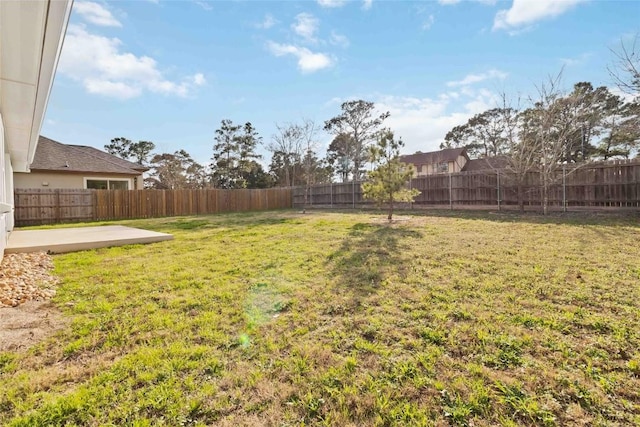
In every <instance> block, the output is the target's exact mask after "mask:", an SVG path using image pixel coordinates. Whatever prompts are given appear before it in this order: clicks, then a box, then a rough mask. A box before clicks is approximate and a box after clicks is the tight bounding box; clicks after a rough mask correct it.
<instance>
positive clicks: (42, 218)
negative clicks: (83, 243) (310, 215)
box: [14, 188, 292, 226]
mask: <svg viewBox="0 0 640 427" xmlns="http://www.w3.org/2000/svg"><path fill="white" fill-rule="evenodd" d="M14 195H15V198H14V202H15V223H16V226H26V225H41V224H57V223H63V222H79V221H103V220H116V219H135V218H156V217H167V216H180V215H203V214H215V213H220V212H243V211H258V210H268V209H286V208H291V207H292V197H291V195H292V192H291V189H290V188H269V189H259V190H220V189H202V190H83V189H77V190H76V189H29V188H27V189H16V190H15V193H14Z"/></svg>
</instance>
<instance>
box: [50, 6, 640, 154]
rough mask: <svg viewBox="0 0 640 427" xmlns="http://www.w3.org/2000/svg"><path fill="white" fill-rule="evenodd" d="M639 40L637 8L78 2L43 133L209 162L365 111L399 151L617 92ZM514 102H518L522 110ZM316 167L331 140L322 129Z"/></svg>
mask: <svg viewBox="0 0 640 427" xmlns="http://www.w3.org/2000/svg"><path fill="white" fill-rule="evenodd" d="M639 32H640V0H627V1H615V0H606V1H605V0H600V1H594V0H555V1H553V0H509V1H496V0H468V1H461V0H439V1H436V0H433V1H420V2H410V1H391V0H388V1H381V0H364V1H363V0H358V1H356V0H353V1H344V0H317V1H311V0H308V1H278V2H272V1H237V0H234V1H205V0H193V1H191V0H182V1H165V0H136V1H113V2H109V1H82V0H76V1H75V2H74V6H73V10H72V14H71V19H70V22H69V27H68V29H67V34H66V38H65V41H64V46H63V50H62V55H61V58H60V62H59V64H58V70H57V74H56V78H55V82H54V86H53V89H52V93H51V97H50V99H49V104H48V108H47V112H46V117H45V122H44V124H43V127H42V132H41V133H42V134H43V135H45V136H47V137H49V138H52V139H55V140H57V141H60V142H62V143H66V144H78V145H89V146H93V147H96V148H99V149H103V147H104V145H105V144H108V143H109V141H110V140H111V139H112V138H115V137H125V138H128V139H131V140H133V141H138V140H147V141H152V142H154V143H155V144H156V151H157V152H174V151H176V150H180V149H184V150H186V151H187V152H189V153H190V154H191V155H192V156H193V157H194V158H195V159H196V160H197V161H199V162H200V163H202V164H208V163H210V159H211V157H212V153H213V151H212V150H213V144H214V135H215V130H216V129H217V128H218V127H219V125H220V122H221V120H223V119H230V120H232V121H233V122H234V123H236V124H244V123H245V122H251V123H252V124H253V125H254V127H255V128H256V129H257V131H258V132H259V134H260V135H261V136H262V141H263V146H261V147H260V148H259V150H258V151H259V153H260V154H262V155H263V160H262V162H263V163H264V164H265V165H268V163H269V161H270V157H271V156H270V153H269V152H268V150H267V149H266V146H267V145H268V143H269V142H270V140H271V137H272V136H273V135H274V133H275V132H276V124H280V125H282V124H286V123H296V122H300V121H301V120H303V119H310V120H313V121H315V123H316V125H317V126H318V127H319V128H320V129H321V128H322V126H323V123H324V121H325V120H328V119H330V118H331V117H333V116H336V115H338V114H339V113H340V104H341V103H342V102H344V101H347V100H352V99H364V100H367V101H372V102H375V105H376V108H377V110H378V111H379V112H385V111H389V112H390V113H391V116H390V117H389V119H387V120H386V121H385V126H386V127H389V128H391V129H392V130H393V131H394V132H395V135H396V136H398V137H401V138H402V140H403V141H404V143H405V148H404V150H403V154H408V153H413V152H415V151H418V150H419V151H423V152H426V151H433V150H437V149H438V146H439V144H440V143H441V142H442V140H443V139H444V136H445V134H446V133H447V132H448V131H449V130H450V129H451V128H452V127H454V126H456V125H459V124H463V123H465V122H466V121H467V120H468V119H469V118H470V117H471V116H473V115H474V114H477V113H480V112H482V111H485V110H487V109H489V108H494V107H496V106H497V105H498V103H499V98H500V95H501V94H506V95H507V97H508V98H509V100H510V102H511V104H512V105H518V103H520V105H522V104H526V101H527V99H529V98H531V97H534V96H535V94H536V86H539V85H540V84H541V83H543V82H544V81H545V80H546V79H548V78H549V77H550V76H556V75H558V73H560V72H562V82H563V88H564V89H566V90H570V89H571V87H572V85H573V84H574V83H576V82H579V81H590V82H592V83H593V84H594V86H601V85H604V86H609V87H612V88H613V87H614V84H613V80H612V78H611V77H610V76H609V74H608V71H607V67H608V66H611V65H612V64H613V63H614V60H615V57H614V55H613V54H612V52H611V49H614V50H615V49H617V48H619V46H620V43H621V42H625V43H630V42H631V41H633V39H634V37H635V35H636V34H638V33H639ZM519 100H520V101H519ZM316 138H317V141H318V149H317V151H318V152H319V154H320V156H324V155H325V153H326V147H327V146H328V144H329V142H330V141H331V139H332V136H331V135H329V134H326V133H324V131H322V130H321V131H320V132H318V134H317V136H316Z"/></svg>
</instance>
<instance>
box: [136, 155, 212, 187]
mask: <svg viewBox="0 0 640 427" xmlns="http://www.w3.org/2000/svg"><path fill="white" fill-rule="evenodd" d="M151 167H152V174H151V177H150V179H149V180H147V182H148V183H149V184H148V185H149V186H150V187H153V188H158V189H168V190H174V189H180V188H202V187H204V185H205V181H204V179H206V175H205V174H204V173H203V167H202V165H200V164H199V163H197V162H196V161H195V160H193V158H192V157H191V155H190V154H189V153H187V152H186V151H185V150H178V151H175V152H174V153H161V154H156V155H155V156H153V158H152V159H151Z"/></svg>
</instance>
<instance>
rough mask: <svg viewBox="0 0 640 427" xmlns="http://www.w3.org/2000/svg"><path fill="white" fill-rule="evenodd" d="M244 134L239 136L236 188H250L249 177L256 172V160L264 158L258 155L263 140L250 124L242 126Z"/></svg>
mask: <svg viewBox="0 0 640 427" xmlns="http://www.w3.org/2000/svg"><path fill="white" fill-rule="evenodd" d="M241 130H242V133H241V134H240V135H238V138H237V141H238V142H237V147H238V164H237V166H236V167H237V173H236V175H237V176H238V177H239V179H238V180H237V182H236V186H235V187H236V188H247V187H249V188H250V185H249V183H248V177H249V175H250V174H251V173H252V171H254V172H255V165H256V160H258V159H260V158H261V157H262V156H260V155H259V154H257V153H256V148H257V147H258V145H259V144H260V143H261V142H262V138H261V137H260V136H259V135H258V132H257V131H256V129H255V128H254V127H253V125H252V124H251V123H250V122H247V123H245V124H244V126H242V129H241Z"/></svg>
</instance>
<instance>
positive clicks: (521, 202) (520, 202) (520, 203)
mask: <svg viewBox="0 0 640 427" xmlns="http://www.w3.org/2000/svg"><path fill="white" fill-rule="evenodd" d="M518 208H520V213H524V194H523V190H522V179H520V180H518Z"/></svg>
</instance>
